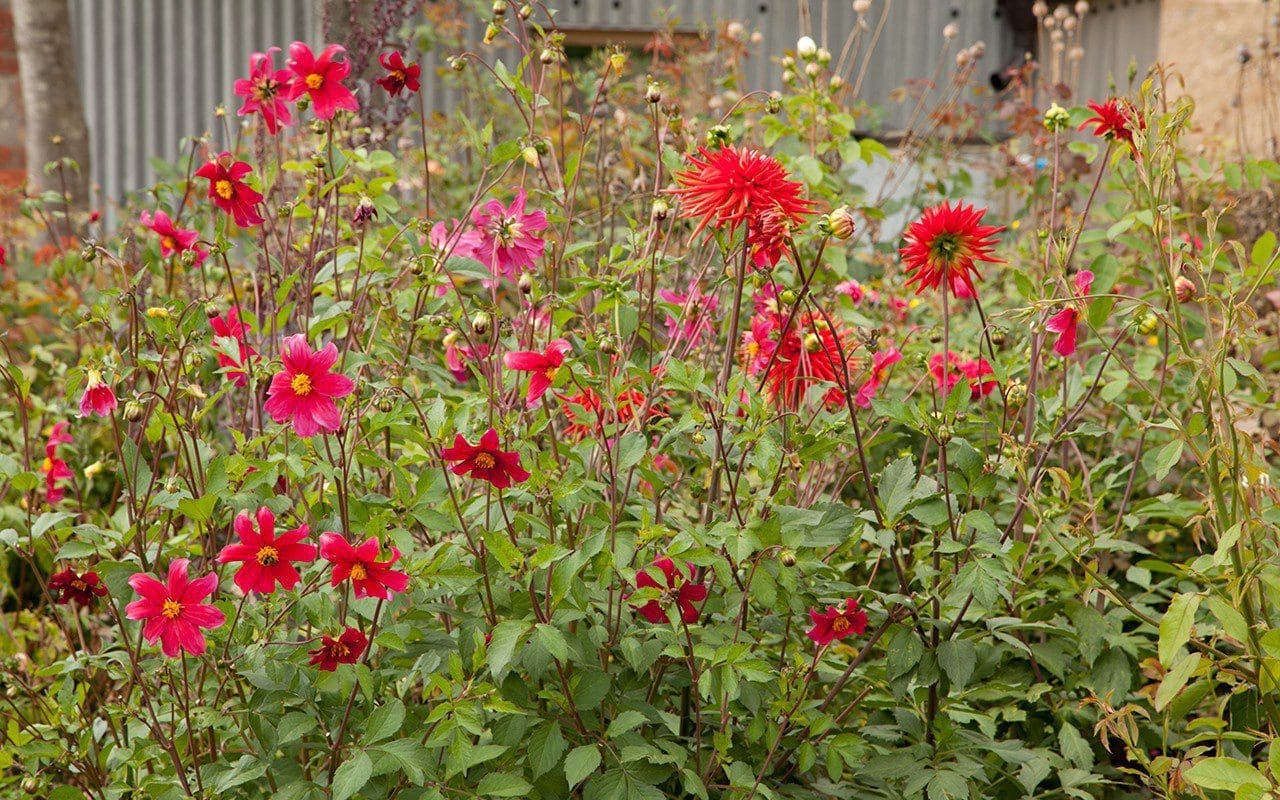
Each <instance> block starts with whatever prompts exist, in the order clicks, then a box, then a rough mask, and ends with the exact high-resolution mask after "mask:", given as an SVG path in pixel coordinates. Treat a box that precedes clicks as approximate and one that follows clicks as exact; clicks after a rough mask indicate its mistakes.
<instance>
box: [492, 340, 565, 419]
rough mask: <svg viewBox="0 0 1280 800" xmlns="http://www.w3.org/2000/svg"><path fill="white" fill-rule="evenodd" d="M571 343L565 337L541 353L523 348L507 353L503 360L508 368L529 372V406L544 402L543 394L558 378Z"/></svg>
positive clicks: (553, 342)
mask: <svg viewBox="0 0 1280 800" xmlns="http://www.w3.org/2000/svg"><path fill="white" fill-rule="evenodd" d="M569 349H570V348H569V343H568V342H567V341H565V340H564V339H555V340H554V341H552V342H551V343H550V344H548V345H547V349H546V350H544V351H542V352H541V353H539V352H537V351H536V350H521V351H519V352H514V353H507V355H506V357H505V358H504V359H503V362H504V363H505V364H506V365H507V369H513V370H517V371H519V372H528V373H531V374H530V375H529V391H528V393H527V394H526V395H525V405H526V406H528V407H529V408H534V407H535V406H537V405H539V404H541V403H542V395H543V394H545V393H546V391H547V389H550V388H551V384H552V382H553V381H555V379H556V374H557V373H558V372H559V371H560V367H561V366H562V365H563V364H564V356H565V353H568V352H569Z"/></svg>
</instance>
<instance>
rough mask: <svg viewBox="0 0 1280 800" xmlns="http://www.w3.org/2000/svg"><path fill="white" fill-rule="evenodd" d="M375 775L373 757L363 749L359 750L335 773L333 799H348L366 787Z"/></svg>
mask: <svg viewBox="0 0 1280 800" xmlns="http://www.w3.org/2000/svg"><path fill="white" fill-rule="evenodd" d="M371 775H373V759H371V758H369V754H368V753H366V752H365V751H363V750H357V751H355V753H354V754H353V755H352V756H351V758H349V759H347V760H346V761H344V762H342V765H341V766H339V767H338V770H337V772H335V773H333V787H332V789H333V800H347V798H349V797H352V796H354V795H355V793H356V792H358V791H360V790H361V789H363V788H364V785H365V784H366V783H368V782H369V776H371Z"/></svg>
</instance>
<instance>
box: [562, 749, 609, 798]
mask: <svg viewBox="0 0 1280 800" xmlns="http://www.w3.org/2000/svg"><path fill="white" fill-rule="evenodd" d="M599 766H600V751H599V750H597V749H596V746H595V745H593V744H584V745H582V746H581V747H575V748H573V749H572V750H570V751H569V755H567V756H565V759H564V779H565V780H566V781H568V782H569V788H570V789H572V788H574V787H575V786H577V785H578V784H580V783H582V782H583V781H584V780H586V778H587V776H588V775H590V774H591V773H593V772H595V771H596V769H597V768H598V767H599Z"/></svg>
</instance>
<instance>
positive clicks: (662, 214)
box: [653, 197, 671, 222]
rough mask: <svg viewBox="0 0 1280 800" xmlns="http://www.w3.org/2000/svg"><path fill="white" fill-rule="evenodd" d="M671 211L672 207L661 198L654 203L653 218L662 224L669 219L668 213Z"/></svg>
mask: <svg viewBox="0 0 1280 800" xmlns="http://www.w3.org/2000/svg"><path fill="white" fill-rule="evenodd" d="M670 211H671V206H670V205H668V204H667V201H666V200H664V199H663V198H661V197H659V198H658V199H656V200H654V201H653V218H654V219H656V220H657V221H659V222H661V221H662V220H664V219H666V218H667V213H668V212H670Z"/></svg>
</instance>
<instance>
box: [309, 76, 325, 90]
mask: <svg viewBox="0 0 1280 800" xmlns="http://www.w3.org/2000/svg"><path fill="white" fill-rule="evenodd" d="M323 85H324V76H323V75H321V74H320V73H318V72H313V73H311V74H310V75H308V76H307V88H308V89H311V90H312V91H315V90H316V89H319V88H320V87H321V86H323Z"/></svg>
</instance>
